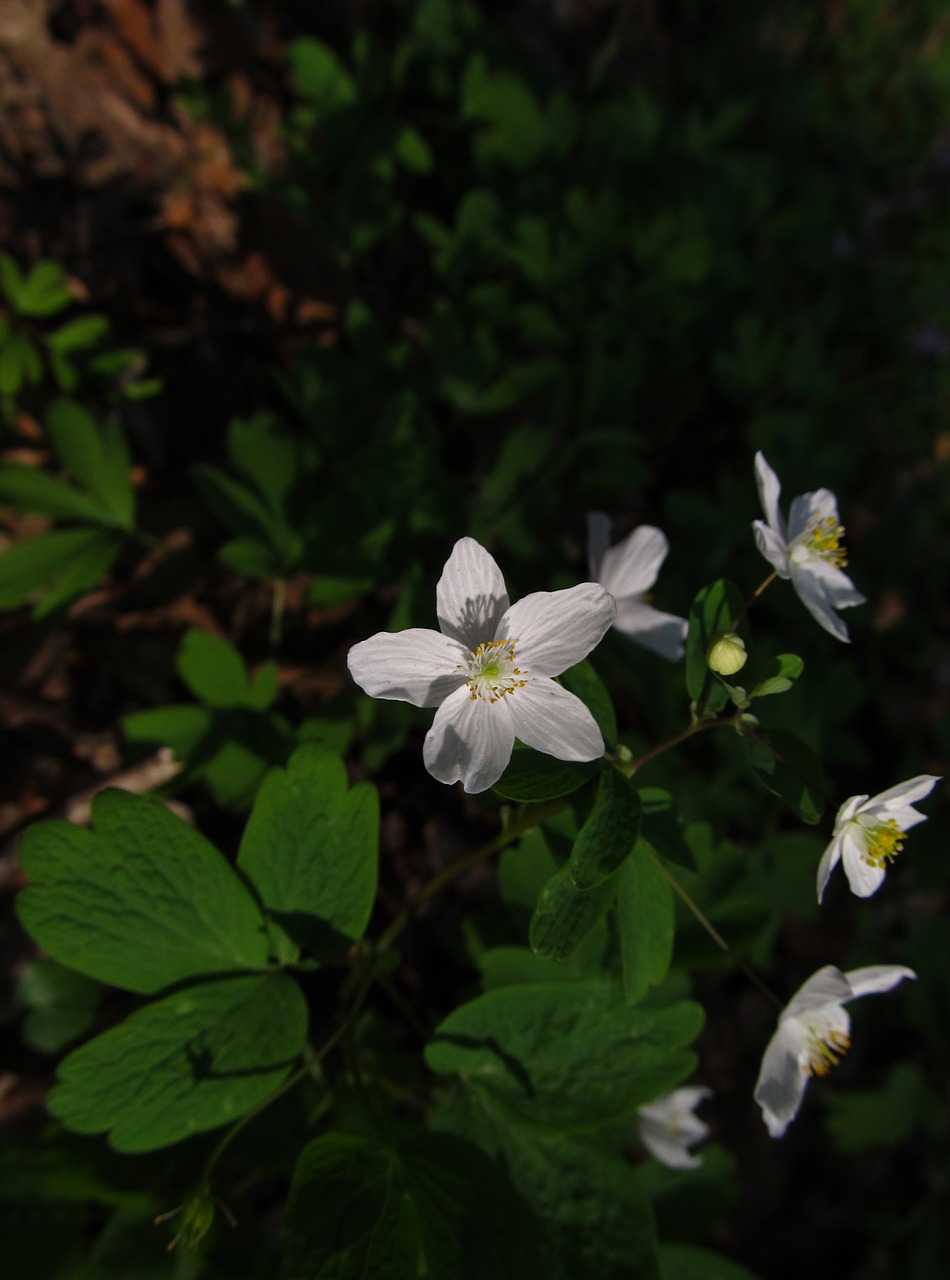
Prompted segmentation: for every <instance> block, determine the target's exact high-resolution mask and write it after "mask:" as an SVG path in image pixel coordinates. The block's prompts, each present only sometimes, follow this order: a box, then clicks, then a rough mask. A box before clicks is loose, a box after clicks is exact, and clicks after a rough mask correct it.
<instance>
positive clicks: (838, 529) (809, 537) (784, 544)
mask: <svg viewBox="0 0 950 1280" xmlns="http://www.w3.org/2000/svg"><path fill="white" fill-rule="evenodd" d="M755 479H756V483H757V485H758V487H759V498H760V499H761V501H762V509H763V511H764V512H765V518H766V520H767V521H768V524H766V523H765V521H763V520H754V521H753V522H752V527H753V529H755V544H756V546H757V547H758V548H759V550H760V551H761V552H762V554H763V555H764V556H765V558H766V560H768V562H769V564H770V565H771V566H772V568H773V569H774V570H775V572H776V573H777V574H778V576H779V577H780V578H791V580H792V586H793V587H794V588H795V590H796V591H797V592H798V595H799V597H800V599H801V601H802V603H803V604H804V606H805V608H806V609H807V610H808V611H809V613H810V614H811V615H812V617H813V618H814V619H815V621H816V622H817V623H818V624H819V626H822V627H824V629H825V630H826V631H830V632H831V634H832V635H833V636H835V637H836V638H837V639H838V640H844V641H845V642H847V640H848V628H847V627H846V626H845V625H844V623H843V622H842V621H841V619H840V618H839V617H838V615H837V614H836V613H835V610H836V609H848V608H850V607H851V606H852V605H856V604H864V596H862V595H861V593H860V592H859V591H857V590H855V587H854V583H853V582H852V581H851V579H850V578H849V577H848V575H847V574H846V573H842V566H843V565H846V564H847V563H848V560H847V555H846V554H845V549H844V547H843V546H842V545H841V540H842V538H843V537H844V527H843V525H841V524H839V523H838V503H837V501H836V499H835V495H834V494H833V493H832V492H831V490H830V489H819V490H818V491H817V492H816V493H803V494H802V495H801V497H799V498H795V499H794V500H793V502H792V506H791V510H790V511H789V514H788V525H787V527H786V524H785V519H784V517H783V515H782V513H781V511H780V510H779V506H778V496H779V494H780V493H781V489H782V487H781V485H780V484H779V480H778V476H777V475H776V474H775V472H774V471H773V470H772V468H771V467H770V466H769V464H768V463H767V462H766V461H765V458H764V457H763V456H762V454H761V453H757V454H756V455H755Z"/></svg>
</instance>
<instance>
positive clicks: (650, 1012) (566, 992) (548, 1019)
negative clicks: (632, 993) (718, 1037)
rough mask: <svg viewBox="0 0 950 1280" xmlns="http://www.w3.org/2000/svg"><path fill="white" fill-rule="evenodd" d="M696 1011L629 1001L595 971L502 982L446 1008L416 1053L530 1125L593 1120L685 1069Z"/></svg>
mask: <svg viewBox="0 0 950 1280" xmlns="http://www.w3.org/2000/svg"><path fill="white" fill-rule="evenodd" d="M702 1020H703V1018H702V1010H701V1009H700V1008H699V1006H698V1005H695V1004H691V1003H688V1002H684V1003H681V1004H677V1005H673V1006H671V1007H670V1008H668V1009H630V1008H628V1007H627V1006H626V1005H625V1004H624V1002H623V999H622V997H621V994H620V991H619V989H618V988H617V987H616V986H615V985H612V984H609V983H605V982H604V981H602V980H599V979H598V980H592V981H588V982H577V983H571V984H564V983H550V984H545V985H539V986H517V987H502V988H500V989H499V990H497V991H489V992H488V993H487V994H485V995H482V996H479V997H478V998H477V999H475V1000H471V1001H469V1003H468V1004H464V1005H462V1006H461V1007H460V1008H458V1009H456V1010H455V1012H454V1013H451V1014H449V1016H448V1017H447V1018H446V1019H445V1020H444V1021H443V1022H442V1023H441V1024H440V1025H439V1026H438V1028H437V1029H436V1031H435V1033H434V1035H433V1037H432V1039H431V1040H430V1041H429V1043H428V1045H427V1046H426V1050H425V1057H426V1062H427V1063H428V1064H429V1066H430V1067H431V1068H432V1070H433V1071H436V1072H438V1073H439V1074H440V1075H449V1074H452V1073H456V1072H457V1073H460V1074H462V1075H463V1076H464V1077H465V1078H466V1079H467V1080H470V1081H472V1082H473V1083H475V1084H477V1085H478V1086H479V1087H481V1088H484V1089H486V1090H488V1091H490V1092H491V1093H492V1095H493V1096H496V1097H498V1098H500V1099H503V1100H504V1102H505V1105H506V1106H507V1107H509V1108H510V1109H511V1110H512V1111H515V1112H517V1113H518V1114H520V1115H523V1116H525V1117H529V1118H531V1119H532V1120H533V1121H535V1122H537V1123H539V1124H543V1125H588V1124H599V1123H601V1122H603V1121H606V1120H609V1119H612V1118H614V1117H616V1116H619V1115H622V1114H627V1113H629V1112H630V1111H631V1110H632V1109H633V1108H635V1107H637V1106H640V1105H641V1104H642V1103H644V1102H650V1101H651V1100H652V1099H654V1098H657V1097H659V1096H660V1095H661V1094H663V1093H667V1092H668V1091H669V1090H670V1089H672V1088H674V1086H675V1085H676V1084H678V1083H679V1081H680V1080H682V1079H683V1077H684V1076H686V1075H688V1074H689V1072H690V1071H691V1070H692V1068H693V1066H694V1065H695V1057H694V1055H693V1054H692V1053H690V1052H689V1051H688V1050H686V1048H685V1046H686V1045H687V1044H688V1043H689V1042H690V1041H692V1039H693V1038H694V1037H695V1036H696V1034H697V1032H698V1031H699V1028H700V1026H701V1025H702ZM552 1046H557V1051H556V1052H552Z"/></svg>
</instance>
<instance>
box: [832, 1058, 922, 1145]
mask: <svg viewBox="0 0 950 1280" xmlns="http://www.w3.org/2000/svg"><path fill="white" fill-rule="evenodd" d="M824 1104H825V1106H826V1108H827V1109H828V1121H827V1123H828V1128H829V1129H830V1131H831V1134H832V1136H833V1138H834V1141H835V1145H836V1146H837V1148H838V1150H839V1151H866V1150H867V1149H868V1148H869V1147H891V1148H893V1147H898V1146H900V1145H901V1144H902V1143H905V1142H906V1141H907V1140H908V1138H910V1137H911V1135H912V1134H913V1132H914V1130H915V1129H917V1128H919V1127H920V1126H921V1125H927V1126H928V1127H931V1126H934V1125H938V1124H940V1117H941V1110H942V1104H941V1101H940V1099H939V1098H938V1096H937V1095H936V1094H935V1092H934V1090H933V1088H932V1086H931V1084H930V1082H929V1081H928V1080H927V1079H926V1077H925V1076H924V1074H923V1072H922V1071H921V1069H920V1067H919V1066H917V1065H916V1064H915V1063H912V1062H900V1063H898V1064H897V1065H896V1066H894V1067H892V1068H891V1070H890V1072H889V1073H888V1076H887V1080H886V1081H885V1083H884V1085H883V1087H882V1088H880V1089H847V1090H842V1091H841V1092H840V1093H829V1094H827V1095H826V1096H825V1097H824Z"/></svg>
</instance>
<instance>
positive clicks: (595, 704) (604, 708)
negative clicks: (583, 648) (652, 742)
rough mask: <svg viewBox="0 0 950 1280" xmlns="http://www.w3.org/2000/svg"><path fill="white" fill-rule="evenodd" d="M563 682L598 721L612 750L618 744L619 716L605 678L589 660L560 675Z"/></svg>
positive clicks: (605, 740)
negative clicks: (603, 678) (602, 677)
mask: <svg viewBox="0 0 950 1280" xmlns="http://www.w3.org/2000/svg"><path fill="white" fill-rule="evenodd" d="M560 681H561V684H563V686H564V688H565V689H567V690H568V691H569V692H570V693H573V694H576V696H577V697H578V698H580V700H581V702H583V703H584V705H585V706H586V707H587V709H588V711H589V712H590V713H591V715H592V716H593V717H594V719H595V720H596V721H597V727H598V728H599V729H600V731H601V733H602V734H603V735H604V742H605V743H606V744H607V746H608V748H609V749H610V750H611V751H612V750H613V749H614V747H615V746H616V745H617V716H616V714H615V712H614V704H613V702H612V701H611V698H610V694H609V693H608V692H607V688H606V686H605V685H604V682H603V680H601V678H600V676H599V675H598V674H597V672H596V671H595V670H594V668H593V667H592V666H591V664H590V663H589V662H587V661H586V660H585V661H584V662H579V663H578V664H577V665H576V666H574V667H570V668H569V669H568V670H567V671H565V672H564V674H563V675H562V676H560Z"/></svg>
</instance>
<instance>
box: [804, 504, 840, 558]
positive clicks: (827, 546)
mask: <svg viewBox="0 0 950 1280" xmlns="http://www.w3.org/2000/svg"><path fill="white" fill-rule="evenodd" d="M806 532H807V535H808V537H807V542H808V545H809V546H810V547H811V549H812V551H814V552H815V553H816V555H819V556H821V558H822V560H827V561H828V563H829V564H833V565H834V566H835V568H836V569H843V568H844V566H845V565H846V564H847V563H848V553H847V551H845V549H844V547H843V546H842V545H841V544H842V540H843V538H844V525H843V524H839V523H838V521H837V519H836V518H835V517H834V516H825V517H824V519H822V518H821V517H820V516H816V517H815V519H814V520H812V522H811V524H810V525H809V526H808V529H807V531H806Z"/></svg>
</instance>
